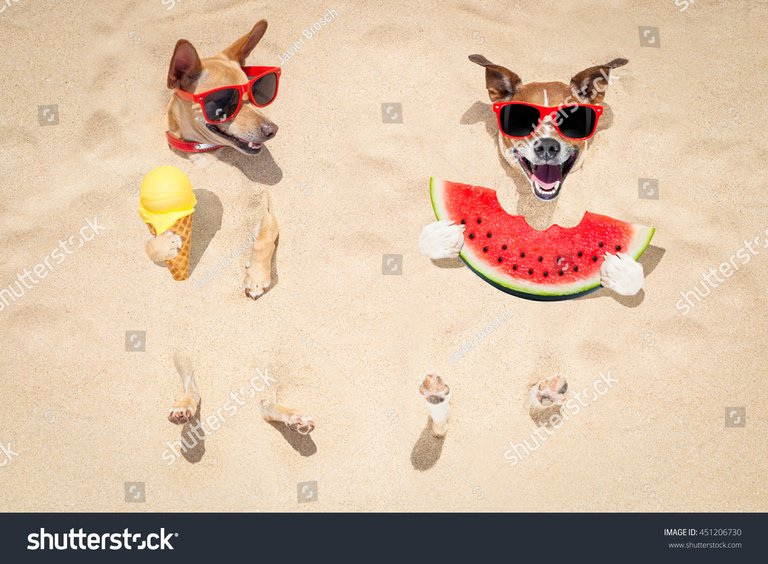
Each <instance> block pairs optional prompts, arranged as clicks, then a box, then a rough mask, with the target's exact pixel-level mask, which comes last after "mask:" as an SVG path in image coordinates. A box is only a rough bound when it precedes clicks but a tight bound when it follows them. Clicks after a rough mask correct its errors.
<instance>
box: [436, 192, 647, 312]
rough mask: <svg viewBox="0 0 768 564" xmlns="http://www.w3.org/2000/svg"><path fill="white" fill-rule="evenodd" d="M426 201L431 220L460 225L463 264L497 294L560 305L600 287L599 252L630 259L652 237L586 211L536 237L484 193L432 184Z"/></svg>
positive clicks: (601, 256) (642, 229)
mask: <svg viewBox="0 0 768 564" xmlns="http://www.w3.org/2000/svg"><path fill="white" fill-rule="evenodd" d="M430 194H431V197H432V207H433V208H434V210H435V215H436V216H437V219H440V220H442V219H447V220H452V221H454V222H455V223H456V224H457V225H458V224H464V225H465V229H464V246H463V248H462V250H461V253H460V256H461V258H462V259H463V260H464V262H465V263H467V265H468V266H469V267H470V268H471V269H472V270H473V271H474V272H475V273H477V274H478V275H479V276H480V277H482V278H483V279H485V280H486V281H487V282H490V283H491V284H493V285H494V286H496V287H497V288H500V289H501V290H504V291H506V292H509V293H512V294H515V295H519V296H522V297H526V298H530V299H538V300H563V299H568V298H573V297H576V296H579V295H582V294H585V293H587V292H591V291H592V290H595V289H597V288H599V287H600V267H601V266H602V264H603V260H604V258H605V253H607V252H610V253H614V254H615V253H619V252H620V253H626V254H627V255H629V256H631V257H632V258H634V259H637V258H638V257H640V255H641V254H643V252H644V251H645V249H646V248H647V247H648V245H649V243H650V242H651V238H652V237H653V233H654V231H655V229H654V228H652V227H645V226H644V225H636V224H633V223H627V222H624V221H620V220H618V219H613V218H611V217H608V216H605V215H598V214H594V213H590V212H586V213H585V214H584V217H583V218H582V220H581V222H580V223H579V224H578V225H577V226H575V227H560V226H559V225H552V226H551V227H549V228H547V229H545V230H543V231H539V230H536V229H534V228H533V227H531V226H530V225H528V222H527V221H526V220H525V218H524V217H523V216H521V215H510V214H508V213H507V212H506V211H504V209H503V208H502V207H501V204H499V200H498V198H497V197H496V191H495V190H492V189H490V188H483V187H481V186H471V185H469V184H459V183H456V182H447V181H441V180H437V179H434V178H432V179H430Z"/></svg>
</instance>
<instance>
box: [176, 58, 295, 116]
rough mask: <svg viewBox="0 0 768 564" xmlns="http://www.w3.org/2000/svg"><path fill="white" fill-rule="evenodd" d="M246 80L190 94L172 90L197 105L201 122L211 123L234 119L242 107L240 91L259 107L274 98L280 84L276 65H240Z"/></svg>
mask: <svg viewBox="0 0 768 564" xmlns="http://www.w3.org/2000/svg"><path fill="white" fill-rule="evenodd" d="M242 69H243V71H244V72H245V75H246V76H247V77H248V82H246V83H245V84H236V85H233V86H222V87H220V88H214V89H213V90H207V91H206V92H200V93H198V94H192V93H191V92H185V91H184V90H179V89H177V90H176V95H177V96H178V97H179V98H181V99H182V100H187V101H189V102H194V103H196V104H200V107H201V108H202V109H203V117H204V118H205V121H207V122H208V123H212V124H217V123H224V122H225V121H230V120H233V119H235V116H236V115H237V114H238V112H240V109H241V108H242V107H243V94H245V93H246V92H247V93H248V98H249V99H250V101H251V103H252V104H253V105H254V106H256V107H259V108H263V107H264V106H268V105H269V104H271V103H272V102H273V101H274V100H275V98H277V88H278V86H279V84H280V67H242Z"/></svg>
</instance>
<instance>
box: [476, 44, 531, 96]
mask: <svg viewBox="0 0 768 564" xmlns="http://www.w3.org/2000/svg"><path fill="white" fill-rule="evenodd" d="M469 60H470V61H472V62H473V63H477V64H478V65H480V66H481V67H485V87H486V88H487V89H488V96H490V98H491V102H496V101H498V100H504V99H509V98H512V96H514V95H515V92H517V89H518V88H519V87H520V85H521V84H522V83H523V81H522V80H520V77H519V76H517V75H516V74H515V73H513V72H512V71H511V70H509V69H507V68H504V67H502V66H499V65H494V64H493V63H492V62H491V61H489V60H488V59H486V58H485V57H483V56H482V55H470V56H469Z"/></svg>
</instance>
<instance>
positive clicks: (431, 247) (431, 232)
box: [419, 220, 464, 260]
mask: <svg viewBox="0 0 768 564" xmlns="http://www.w3.org/2000/svg"><path fill="white" fill-rule="evenodd" d="M463 245H464V226H463V225H456V224H455V223H454V222H453V221H448V220H442V221H434V222H432V223H430V224H429V225H427V226H425V227H424V229H422V230H421V235H419V250H420V251H421V254H422V255H424V256H425V257H428V258H430V259H432V260H440V259H446V258H456V257H458V256H459V251H461V247H462V246H463Z"/></svg>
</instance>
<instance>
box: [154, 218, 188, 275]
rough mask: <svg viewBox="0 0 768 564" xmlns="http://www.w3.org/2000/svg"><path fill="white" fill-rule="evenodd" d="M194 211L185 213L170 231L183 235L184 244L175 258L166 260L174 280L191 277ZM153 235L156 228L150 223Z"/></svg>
mask: <svg viewBox="0 0 768 564" xmlns="http://www.w3.org/2000/svg"><path fill="white" fill-rule="evenodd" d="M194 215H195V214H194V213H191V214H189V215H185V216H184V217H182V218H181V219H179V220H178V221H176V223H174V224H173V225H172V226H171V228H170V229H169V230H168V231H173V232H174V233H175V234H176V235H178V236H179V237H181V240H182V244H181V249H180V250H179V254H177V255H176V256H175V257H174V258H172V259H170V260H167V261H165V264H166V265H167V266H168V270H170V272H171V276H173V279H174V280H186V279H188V278H189V251H190V250H191V249H192V218H193V217H194ZM148 227H149V231H150V232H151V233H152V235H157V233H155V229H154V228H153V227H152V226H151V225H148Z"/></svg>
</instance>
